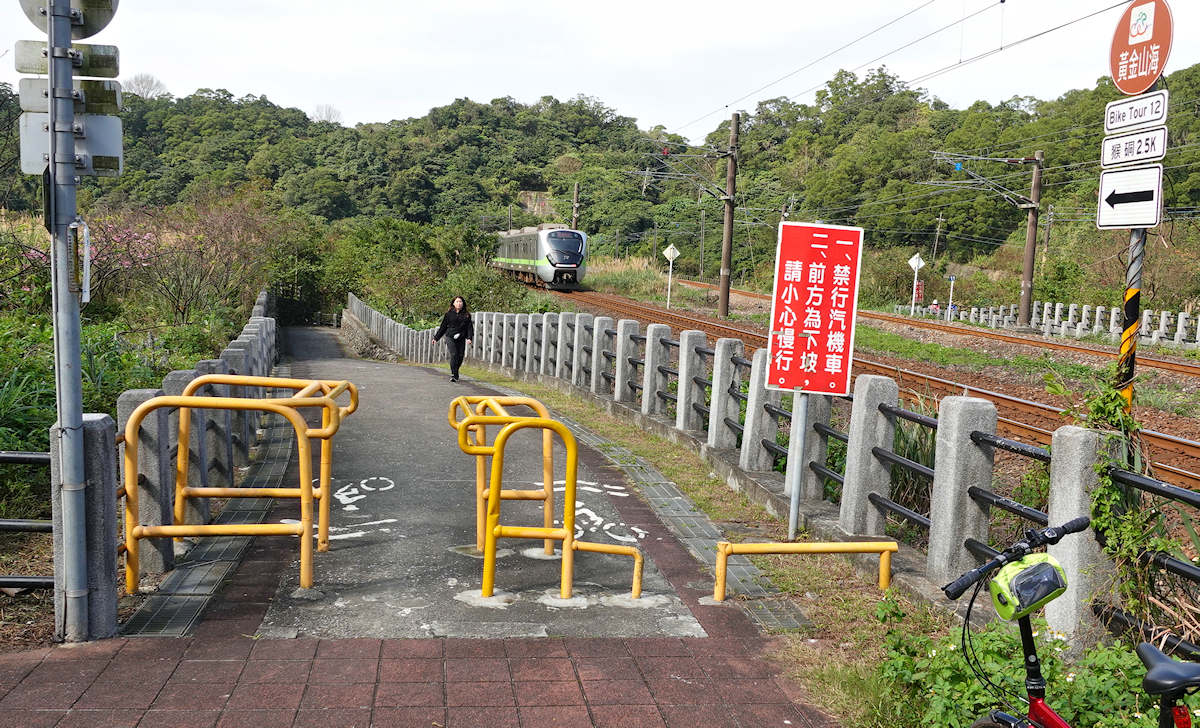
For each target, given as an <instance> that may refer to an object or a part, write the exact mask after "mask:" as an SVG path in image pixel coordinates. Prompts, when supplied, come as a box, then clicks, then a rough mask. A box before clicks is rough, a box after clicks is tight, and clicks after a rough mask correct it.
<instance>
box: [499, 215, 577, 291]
mask: <svg viewBox="0 0 1200 728" xmlns="http://www.w3.org/2000/svg"><path fill="white" fill-rule="evenodd" d="M498 237H499V246H498V247H497V249H496V255H495V257H493V258H492V266H494V267H496V268H499V269H500V270H502V271H504V272H505V274H506V275H509V276H511V277H513V278H516V279H517V280H519V281H524V282H526V283H532V284H534V285H537V286H541V287H544V288H556V289H568V290H569V289H575V288H579V286H580V284H581V283H583V277H584V274H585V273H586V271H587V240H588V237H587V233H584V232H582V231H579V230H572V229H571V228H569V227H567V226H566V225H559V224H554V223H543V224H541V225H538V226H536V227H526V228H521V229H520V230H509V231H507V232H502V233H499V234H498Z"/></svg>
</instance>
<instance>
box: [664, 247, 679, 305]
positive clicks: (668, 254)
mask: <svg viewBox="0 0 1200 728" xmlns="http://www.w3.org/2000/svg"><path fill="white" fill-rule="evenodd" d="M662 254H663V257H664V258H666V259H667V308H670V307H671V279H672V278H674V277H675V259H676V258H678V257H679V248H676V247H675V243H671V244H670V245H668V246H667V247H666V248H664V249H663V252H662Z"/></svg>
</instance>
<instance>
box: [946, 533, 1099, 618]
mask: <svg viewBox="0 0 1200 728" xmlns="http://www.w3.org/2000/svg"><path fill="white" fill-rule="evenodd" d="M1091 523H1092V521H1091V519H1090V518H1088V517H1087V516H1080V517H1079V518H1074V519H1072V520H1070V521H1067V522H1066V523H1064V524H1063V525H1061V526H1048V527H1046V528H1043V529H1040V530H1039V529H1030V530H1028V531H1026V532H1025V538H1023V539H1021V540H1020V541H1017V542H1016V543H1014V544H1013V545H1012V546H1009V547H1008V548H1006V549H1005V550H1004V551H1002V552H1001V553H1000V555H999V556H997V557H996V558H994V559H992V560H991V561H989V562H987V563H986V564H983V565H982V566H978V567H976V568H974V569H971V570H970V571H968V572H967V573H965V574H963V575H962V576H960V577H958V578H957V579H955V580H954V581H952V582H950V583H949V584H947V585H946V586H944V587H942V591H943V592H944V593H945V594H946V596H947V597H949V598H950V599H958V598H959V597H961V596H962V595H963V592H965V591H966V590H967V589H969V588H971V586H972V585H974V584H975V583H976V582H978V581H980V580H982V579H983V578H984V577H985V576H987V575H988V574H990V573H992V572H993V571H995V570H996V569H999V568H1000V567H1001V566H1004V565H1005V564H1007V563H1010V562H1012V561H1016V560H1017V559H1019V558H1021V557H1023V556H1025V555H1027V554H1028V553H1029V552H1031V551H1033V550H1034V549H1036V548H1038V547H1040V546H1046V545H1048V544H1056V543H1058V542H1059V541H1061V540H1062V537H1063V536H1066V535H1067V534H1069V533H1079V532H1080V531H1083V530H1084V529H1086V528H1087V527H1088V526H1090V525H1091Z"/></svg>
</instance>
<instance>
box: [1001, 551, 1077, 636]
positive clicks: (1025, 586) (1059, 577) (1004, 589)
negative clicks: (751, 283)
mask: <svg viewBox="0 0 1200 728" xmlns="http://www.w3.org/2000/svg"><path fill="white" fill-rule="evenodd" d="M1066 590H1067V575H1066V574H1065V573H1064V572H1063V568H1062V567H1061V566H1059V564H1058V561H1056V560H1055V559H1054V557H1053V556H1051V555H1050V554H1029V555H1028V556H1026V557H1024V558H1021V559H1018V560H1016V561H1014V562H1012V563H1011V564H1007V565H1005V566H1004V567H1003V568H1001V569H1000V571H998V572H996V576H995V577H993V578H992V581H991V583H990V584H988V591H990V592H991V593H992V604H993V605H994V606H995V607H996V614H998V615H1000V618H1001V619H1008V620H1013V619H1020V618H1021V617H1024V616H1026V615H1028V614H1030V613H1031V612H1033V611H1034V610H1035V609H1038V608H1039V607H1041V606H1043V605H1044V604H1046V603H1047V602H1050V601H1052V600H1053V599H1055V598H1056V597H1058V595H1059V594H1062V593H1063V592H1064V591H1066Z"/></svg>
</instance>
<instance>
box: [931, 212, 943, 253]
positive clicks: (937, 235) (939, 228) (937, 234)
mask: <svg viewBox="0 0 1200 728" xmlns="http://www.w3.org/2000/svg"><path fill="white" fill-rule="evenodd" d="M944 222H946V219H945V218H944V217H942V214H941V213H940V212H939V213H938V218H937V232H935V233H934V234H933V260H932V261H930V262H931V263H936V262H937V249H938V241H939V240H941V238H942V223H944Z"/></svg>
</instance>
